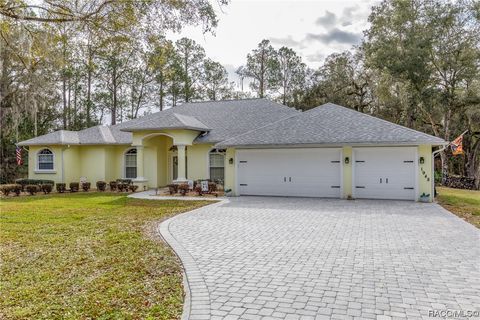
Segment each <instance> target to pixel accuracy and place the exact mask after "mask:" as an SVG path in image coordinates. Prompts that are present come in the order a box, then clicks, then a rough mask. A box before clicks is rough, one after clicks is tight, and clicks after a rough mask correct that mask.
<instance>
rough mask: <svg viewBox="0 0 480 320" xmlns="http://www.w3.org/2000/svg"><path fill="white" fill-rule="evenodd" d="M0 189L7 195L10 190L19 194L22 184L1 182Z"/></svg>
mask: <svg viewBox="0 0 480 320" xmlns="http://www.w3.org/2000/svg"><path fill="white" fill-rule="evenodd" d="M0 191H1V192H2V193H3V194H4V195H5V196H8V195H9V194H10V192H13V193H15V195H17V196H18V195H20V192H22V186H21V185H19V184H3V185H0Z"/></svg>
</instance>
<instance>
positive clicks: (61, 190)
mask: <svg viewBox="0 0 480 320" xmlns="http://www.w3.org/2000/svg"><path fill="white" fill-rule="evenodd" d="M65 190H67V184H65V183H57V192H58V193H64V192H65Z"/></svg>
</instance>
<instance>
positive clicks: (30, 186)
mask: <svg viewBox="0 0 480 320" xmlns="http://www.w3.org/2000/svg"><path fill="white" fill-rule="evenodd" d="M25 190H26V191H27V192H28V193H29V194H30V195H32V196H33V195H35V194H36V193H37V192H38V190H39V187H38V185H36V184H27V185H26V186H25Z"/></svg>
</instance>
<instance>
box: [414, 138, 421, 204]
mask: <svg viewBox="0 0 480 320" xmlns="http://www.w3.org/2000/svg"><path fill="white" fill-rule="evenodd" d="M414 161H415V163H414V164H415V169H414V170H415V186H414V188H415V189H414V190H415V199H413V201H419V200H420V195H419V188H418V147H417V148H415V160H414Z"/></svg>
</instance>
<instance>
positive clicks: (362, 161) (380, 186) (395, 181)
mask: <svg viewBox="0 0 480 320" xmlns="http://www.w3.org/2000/svg"><path fill="white" fill-rule="evenodd" d="M353 152H354V160H355V163H354V179H353V189H354V197H355V198H369V199H401V200H415V172H416V170H415V168H416V162H415V148H409V147H398V148H354V149H353Z"/></svg>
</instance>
